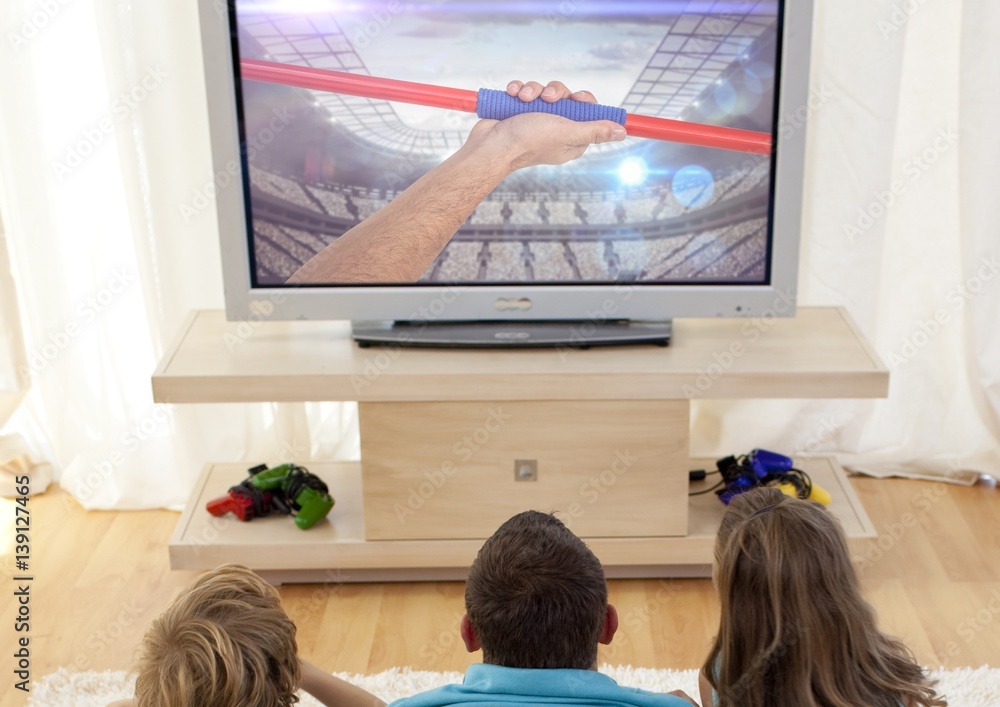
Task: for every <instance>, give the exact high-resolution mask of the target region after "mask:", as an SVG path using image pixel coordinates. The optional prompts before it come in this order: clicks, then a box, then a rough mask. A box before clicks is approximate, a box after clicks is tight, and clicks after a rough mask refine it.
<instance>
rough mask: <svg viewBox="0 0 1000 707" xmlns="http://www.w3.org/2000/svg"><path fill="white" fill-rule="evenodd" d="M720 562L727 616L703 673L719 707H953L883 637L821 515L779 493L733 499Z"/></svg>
mask: <svg viewBox="0 0 1000 707" xmlns="http://www.w3.org/2000/svg"><path fill="white" fill-rule="evenodd" d="M715 562H716V566H715V581H716V586H717V588H718V591H719V599H720V602H721V604H722V617H721V621H720V624H719V635H718V636H717V637H716V639H715V642H714V644H713V646H712V650H711V652H710V653H709V654H708V659H707V660H706V661H705V665H704V667H703V670H704V672H705V674H706V675H707V676H708V678H709V681H710V682H711V683H712V686H713V687H714V688H715V690H716V692H717V693H718V705H719V707H820V706H822V707H857V706H858V705H866V706H870V707H900V705H908V706H909V707H916V706H917V705H926V706H930V705H935V706H937V705H946V704H947V703H946V702H945V701H944V700H942V699H941V698H939V697H938V696H937V694H936V693H935V692H934V689H933V687H932V685H933V683H932V681H931V680H930V679H929V678H928V677H927V675H926V674H925V673H924V671H923V670H922V669H921V667H920V666H919V665H917V663H916V662H915V661H914V658H913V655H912V653H910V651H909V650H908V649H907V648H906V647H905V646H904V645H903V644H902V643H900V642H899V641H898V640H896V639H894V638H890V637H889V636H886V635H885V634H883V633H882V632H881V631H879V630H878V627H877V625H876V620H875V612H874V611H873V609H872V608H871V606H870V605H869V604H868V602H866V601H865V599H864V598H863V597H862V596H861V588H860V583H859V582H858V577H857V574H856V572H855V570H854V567H853V565H852V564H851V560H850V555H849V553H848V550H847V542H846V539H845V537H844V534H843V531H842V530H841V528H840V524H839V523H838V522H837V520H836V519H835V518H834V517H833V516H832V515H831V514H830V513H829V512H828V511H827V510H826V509H825V508H823V507H822V506H820V505H818V504H816V503H812V502H810V501H801V500H799V499H797V498H791V497H789V496H786V495H784V494H783V493H781V492H780V491H778V490H777V489H773V488H763V489H758V490H754V491H749V492H747V493H744V494H741V495H739V496H737V497H735V498H734V499H733V500H732V502H731V503H730V505H729V509H728V510H727V511H726V514H725V516H724V517H723V520H722V526H721V527H720V528H719V534H718V537H717V538H716V543H715Z"/></svg>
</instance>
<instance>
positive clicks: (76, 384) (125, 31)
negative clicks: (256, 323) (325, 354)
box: [0, 0, 358, 508]
mask: <svg viewBox="0 0 1000 707" xmlns="http://www.w3.org/2000/svg"><path fill="white" fill-rule="evenodd" d="M197 14H198V11H197V6H196V3H195V2H169V3H168V2H165V1H162V0H161V1H159V2H131V1H130V0H121V1H117V2H116V1H113V0H74V1H72V2H69V1H68V0H51V1H50V0H31V1H28V0H5V2H4V3H2V6H0V30H2V31H0V36H2V37H3V41H0V96H2V98H0V189H2V193H3V199H4V201H3V204H4V207H5V208H4V212H5V220H6V223H7V230H8V236H9V240H10V248H11V251H12V252H11V257H12V260H13V262H14V272H15V276H16V278H17V281H18V290H19V293H20V295H21V315H22V316H21V321H22V323H23V329H24V333H25V340H26V345H27V351H28V356H27V358H28V371H27V373H28V376H29V377H30V379H31V382H32V387H31V392H30V393H29V395H28V398H27V400H26V401H25V403H24V404H23V405H22V406H21V409H20V410H19V412H18V414H17V415H16V416H15V418H14V419H13V420H12V421H11V422H10V423H9V424H8V428H9V429H10V430H12V431H17V432H21V433H23V434H24V435H25V436H26V437H28V438H29V439H31V440H33V441H34V442H35V443H36V445H37V446H38V447H39V448H42V449H44V450H45V452H46V453H47V454H48V455H49V456H50V458H51V459H53V460H54V461H55V462H56V465H57V467H58V468H60V469H61V471H62V478H61V483H62V485H63V486H64V487H65V488H66V489H67V490H68V491H69V492H70V493H71V494H73V495H74V496H75V497H76V498H77V499H78V500H80V502H81V503H83V505H84V506H86V507H88V508H140V507H155V506H176V505H180V504H183V503H184V502H185V501H186V500H187V496H188V494H189V492H190V489H191V488H192V486H193V482H194V480H195V478H196V477H197V475H198V473H199V471H200V469H201V467H202V466H203V464H204V463H205V462H208V461H246V462H247V463H248V466H249V465H252V464H256V463H258V462H265V461H269V462H276V461H278V460H289V459H296V460H305V459H334V458H356V457H357V455H358V443H357V432H356V423H355V418H356V413H355V410H356V408H355V406H352V405H340V404H325V405H319V404H301V405H234V404H233V405H221V404H220V405H182V406H164V405H156V404H154V403H153V401H152V393H151V388H150V375H151V374H152V372H153V369H154V368H155V366H156V364H157V362H158V360H159V358H160V356H161V355H162V354H163V351H164V349H165V347H167V346H168V345H169V344H170V342H171V340H172V339H173V337H174V336H175V334H176V332H177V331H178V330H179V328H180V325H181V323H182V322H183V320H184V318H185V316H186V315H187V313H188V312H189V311H190V310H191V309H195V308H212V307H214V308H218V307H221V306H222V282H221V269H220V267H221V266H220V260H219V249H218V237H217V233H216V227H215V213H214V211H213V209H212V208H211V207H209V208H206V209H204V210H203V211H202V212H200V213H198V214H196V215H194V216H191V215H190V214H188V215H187V216H186V217H185V215H183V214H182V212H181V208H180V206H181V205H182V204H189V203H190V202H191V200H192V198H193V195H194V193H195V192H196V190H198V189H200V188H201V187H202V186H203V185H204V184H205V183H206V182H209V181H210V180H211V175H212V169H211V163H210V158H209V147H208V128H207V116H206V108H205V96H204V91H205V87H204V81H203V79H202V68H201V53H200V49H199V30H198V18H197ZM9 326H12V323H8V322H7V321H6V318H5V323H4V329H5V330H7V329H8V327H9ZM5 431H6V430H5Z"/></svg>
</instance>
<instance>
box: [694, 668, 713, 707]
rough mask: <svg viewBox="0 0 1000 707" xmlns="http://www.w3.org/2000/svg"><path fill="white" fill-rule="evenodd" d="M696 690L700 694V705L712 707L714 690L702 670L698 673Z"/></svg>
mask: <svg viewBox="0 0 1000 707" xmlns="http://www.w3.org/2000/svg"><path fill="white" fill-rule="evenodd" d="M698 690H699V692H701V704H702V705H704V707H713V705H715V688H713V687H712V683H710V682H709V681H708V676H707V675H706V674H705V671H704V670H699V671H698Z"/></svg>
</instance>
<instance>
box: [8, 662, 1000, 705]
mask: <svg viewBox="0 0 1000 707" xmlns="http://www.w3.org/2000/svg"><path fill="white" fill-rule="evenodd" d="M601 672H602V673H605V674H607V675H610V676H611V677H612V678H614V679H615V680H617V681H618V683H619V684H621V685H629V686H631V687H639V688H642V689H644V690H651V691H654V692H668V691H670V690H678V689H680V690H684V691H685V692H687V693H688V694H689V695H691V696H692V697H694V698H695V699H697V696H698V674H697V672H696V671H694V670H653V669H650V668H633V667H631V666H618V667H611V666H609V665H603V666H601ZM334 675H336V676H337V677H340V678H344V679H345V680H349V681H351V682H353V683H354V684H355V685H359V686H360V687H363V688H365V689H366V690H368V691H369V692H371V693H373V694H376V695H378V696H379V697H381V698H382V699H383V700H385V701H386V702H391V701H392V700H395V699H398V698H400V697H406V696H408V695H412V694H414V693H417V692H422V691H424V690H429V689H431V688H432V687H438V686H440V685H447V684H449V683H454V682H461V680H462V676H461V674H460V673H432V672H424V671H418V670H410V669H409V668H402V669H400V668H393V669H392V670H387V671H385V672H383V673H378V674H377V675H348V674H347V673H334ZM932 675H933V676H934V677H935V678H936V679H937V680H938V692H939V693H940V694H942V695H944V696H945V697H946V698H947V699H948V704H949V705H950V707H1000V669H998V668H988V667H982V668H961V669H958V670H936V671H933V672H932ZM132 686H133V682H132V680H130V679H129V676H128V675H127V674H126V673H124V672H122V671H117V672H111V671H107V672H103V673H99V672H95V671H92V670H91V671H87V672H82V673H79V672H75V671H72V670H67V669H65V668H64V669H61V670H59V671H58V672H55V673H53V674H51V675H47V676H46V677H44V678H42V680H40V681H36V682H35V683H33V686H32V692H31V697H30V698H29V700H28V705H37V706H39V707H41V706H43V705H44V707H64V706H65V707H70V706H72V707H84V706H87V707H89V706H91V705H93V706H94V707H98V706H101V707H103V706H104V705H107V704H108V703H109V702H113V701H114V700H121V699H125V698H127V697H129V696H131V692H132ZM299 704H300V705H303V707H318V706H319V702H317V701H316V700H314V699H313V698H312V697H310V696H309V695H306V694H303V695H302V701H301V702H300V703H299Z"/></svg>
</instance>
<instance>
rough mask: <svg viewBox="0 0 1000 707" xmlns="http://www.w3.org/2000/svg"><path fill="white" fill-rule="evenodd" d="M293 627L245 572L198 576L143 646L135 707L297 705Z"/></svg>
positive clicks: (232, 568)
mask: <svg viewBox="0 0 1000 707" xmlns="http://www.w3.org/2000/svg"><path fill="white" fill-rule="evenodd" d="M297 656H298V651H297V647H296V644H295V624H294V623H293V622H292V620H291V619H290V618H288V615H287V614H286V613H285V611H284V609H282V607H281V601H280V598H279V596H278V592H277V591H276V590H275V589H274V587H272V586H271V585H269V584H267V583H266V582H264V580H262V579H261V578H260V577H258V576H257V575H256V574H254V573H253V572H251V571H250V570H249V569H247V568H246V567H243V566H240V565H233V564H227V565H222V566H221V567H219V568H218V569H215V570H212V571H210V572H207V573H205V574H204V575H202V576H201V577H199V578H198V579H197V580H196V581H195V583H194V584H193V585H192V586H191V587H190V588H189V589H188V590H187V591H186V592H184V593H183V594H182V595H180V596H179V597H178V598H177V599H176V600H175V601H174V602H173V603H172V604H171V605H170V606H169V607H168V608H167V610H166V611H164V612H163V614H161V615H160V616H159V617H158V618H157V619H156V620H154V621H153V625H152V626H151V627H150V629H149V631H147V632H146V636H145V638H143V641H142V647H141V648H140V652H139V658H138V662H137V665H136V668H135V671H136V673H137V677H136V683H135V702H136V704H137V705H138V707H181V706H182V705H192V706H193V705H197V706H198V707H287V706H288V705H291V704H293V703H295V702H297V701H298V697H297V696H296V695H295V690H296V689H297V688H298V685H299V679H300V672H299V663H298V657H297Z"/></svg>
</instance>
